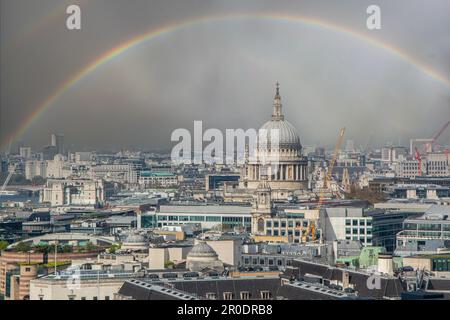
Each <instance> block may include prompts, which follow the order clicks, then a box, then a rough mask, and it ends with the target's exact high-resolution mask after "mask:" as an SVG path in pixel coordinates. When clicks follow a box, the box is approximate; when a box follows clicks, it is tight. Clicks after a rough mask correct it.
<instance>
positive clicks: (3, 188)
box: [0, 164, 16, 194]
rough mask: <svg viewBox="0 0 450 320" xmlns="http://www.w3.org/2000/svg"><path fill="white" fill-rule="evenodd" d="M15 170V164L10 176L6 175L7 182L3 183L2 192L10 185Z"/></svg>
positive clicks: (0, 191)
mask: <svg viewBox="0 0 450 320" xmlns="http://www.w3.org/2000/svg"><path fill="white" fill-rule="evenodd" d="M15 171H16V165H15V164H14V165H13V167H12V170H11V171H9V173H8V176H7V177H6V179H5V182H4V183H3V185H2V188H1V189H0V194H2V193H4V192H5V189H6V186H7V185H8V183H9V180H11V177H12V175H13V174H14V172H15Z"/></svg>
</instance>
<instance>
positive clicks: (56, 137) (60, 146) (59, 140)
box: [51, 133, 64, 154]
mask: <svg viewBox="0 0 450 320" xmlns="http://www.w3.org/2000/svg"><path fill="white" fill-rule="evenodd" d="M51 145H52V146H54V147H56V152H57V153H59V154H63V153H64V136H63V135H61V134H55V133H54V134H52V143H51Z"/></svg>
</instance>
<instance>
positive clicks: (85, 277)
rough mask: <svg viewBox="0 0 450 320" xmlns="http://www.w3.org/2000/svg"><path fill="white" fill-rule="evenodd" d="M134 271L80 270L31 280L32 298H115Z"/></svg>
mask: <svg viewBox="0 0 450 320" xmlns="http://www.w3.org/2000/svg"><path fill="white" fill-rule="evenodd" d="M135 277H136V273H134V272H111V271H110V272H105V271H100V270H98V271H90V272H89V271H79V272H78V273H77V272H74V273H73V274H60V275H57V276H55V275H48V276H45V277H42V278H38V279H35V280H31V281H30V300H113V299H114V294H116V293H117V292H119V289H120V288H121V287H122V285H123V283H124V282H125V281H127V280H130V279H133V278H135Z"/></svg>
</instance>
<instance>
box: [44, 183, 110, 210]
mask: <svg viewBox="0 0 450 320" xmlns="http://www.w3.org/2000/svg"><path fill="white" fill-rule="evenodd" d="M39 201H40V202H41V203H42V202H49V203H50V205H51V206H52V207H54V206H63V205H94V206H97V205H101V204H103V202H104V201H105V196H104V187H103V182H102V181H101V180H87V179H49V180H47V185H46V186H45V188H44V189H43V190H41V191H40V193H39Z"/></svg>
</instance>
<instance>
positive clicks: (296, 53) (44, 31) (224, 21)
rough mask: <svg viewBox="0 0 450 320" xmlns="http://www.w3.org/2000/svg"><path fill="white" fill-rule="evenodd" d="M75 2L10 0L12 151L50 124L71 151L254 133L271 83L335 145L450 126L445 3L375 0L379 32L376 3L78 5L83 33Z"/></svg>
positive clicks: (314, 141)
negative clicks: (342, 139) (70, 12)
mask: <svg viewBox="0 0 450 320" xmlns="http://www.w3.org/2000/svg"><path fill="white" fill-rule="evenodd" d="M69 2H70V3H72V2H73V1H65V2H64V4H60V5H55V2H54V1H39V4H37V3H32V4H29V3H27V2H24V1H14V2H12V1H2V2H1V5H2V10H1V11H2V21H3V27H2V29H1V39H2V46H1V50H2V54H1V59H2V67H3V68H2V82H1V90H2V95H1V96H2V98H1V99H2V100H1V110H0V111H1V113H0V115H1V119H0V123H1V126H0V134H1V137H0V138H1V140H2V149H3V150H4V149H5V146H6V147H7V146H8V144H9V141H10V137H13V138H14V140H13V141H16V142H17V141H18V140H22V141H24V143H25V144H26V145H30V146H32V147H34V148H37V147H40V146H42V145H44V144H46V143H47V142H46V141H47V136H49V135H50V134H51V133H53V132H59V133H62V134H64V135H65V137H66V138H67V141H68V142H69V144H73V146H74V148H75V149H97V148H98V149H106V150H108V149H114V150H118V149H127V148H131V149H135V148H139V149H149V150H152V149H156V150H161V149H164V148H166V147H167V146H168V145H169V144H170V134H171V132H172V131H173V130H175V129H177V128H188V129H189V128H191V127H192V125H193V121H194V120H202V121H203V122H204V123H205V127H209V128H218V129H220V130H224V129H225V128H234V129H237V128H243V129H248V128H258V127H259V126H260V125H261V124H262V123H264V122H265V121H266V120H267V114H268V113H269V112H270V110H271V99H272V95H273V85H274V83H275V82H276V81H280V83H281V89H282V94H283V104H284V106H285V110H286V115H287V116H288V117H289V118H290V119H291V121H292V123H293V125H294V126H295V127H296V128H297V129H298V131H299V135H300V136H301V138H302V142H303V143H304V144H305V145H320V146H328V147H331V146H333V145H334V142H335V139H336V136H337V133H338V132H339V128H341V127H344V126H345V127H346V128H347V136H348V138H349V139H352V140H354V141H355V145H356V146H360V145H365V144H366V142H367V141H368V140H369V138H370V140H371V141H372V143H373V144H374V145H377V146H382V145H384V144H385V142H386V141H391V142H393V143H394V144H397V143H398V141H399V140H400V141H401V142H402V144H403V145H406V146H407V145H408V141H409V139H412V138H431V136H432V135H433V134H434V133H435V132H436V131H437V130H438V129H439V128H440V127H441V126H442V125H443V122H444V120H445V121H446V120H448V119H446V118H447V117H448V108H449V102H450V91H449V85H448V78H449V76H448V75H449V65H448V59H447V57H448V55H449V52H450V46H449V43H448V41H447V39H448V37H446V30H448V27H449V20H448V19H445V12H446V11H448V10H447V9H448V3H445V2H444V1H431V2H430V3H428V4H427V6H426V7H424V6H423V5H421V4H420V2H408V4H403V3H402V2H401V1H400V2H396V3H389V2H386V1H380V2H379V5H380V7H381V9H382V29H381V30H368V29H367V27H366V25H365V23H366V18H367V14H366V8H367V6H368V5H369V4H370V3H369V2H368V1H362V2H361V1H359V2H355V1H346V2H343V3H341V4H340V5H336V4H329V3H326V2H320V3H316V2H313V1H302V2H300V3H298V2H293V1H282V2H277V4H276V5H274V4H273V3H270V2H261V1H258V2H255V1H247V2H244V3H242V2H240V3H237V2H227V4H225V3H223V2H218V1H217V2H216V1H213V2H210V3H209V4H208V5H202V3H201V2H199V1H183V2H179V3H176V2H173V3H171V4H170V5H169V4H164V3H163V2H161V3H159V2H153V3H151V4H150V3H148V2H146V1H134V2H133V6H126V5H123V4H121V3H120V2H116V1H108V2H107V3H106V2H104V1H100V0H99V1H94V2H91V3H89V4H87V3H86V2H85V1H78V2H77V1H75V2H77V3H79V5H80V7H81V10H82V14H83V15H82V17H83V18H82V29H81V30H77V31H69V30H67V29H66V28H65V18H66V14H65V7H66V6H65V5H67V4H68V3H69ZM58 3H60V2H58ZM25 5H26V6H31V7H32V10H29V12H32V13H33V14H32V15H31V14H29V13H24V10H22V9H23V8H24V6H25ZM176 6H178V7H177V8H178V10H175V9H173V8H174V7H176ZM50 8H51V10H49V9H50ZM4 12H8V16H7V17H6V16H4ZM45 12H50V14H48V13H45ZM418 20H420V21H423V23H421V24H420V25H418V24H417V23H416V21H418ZM146 33H148V36H145V37H143V38H142V41H136V38H139V36H140V35H145V34H146ZM100 35H101V36H100ZM144 40H145V41H144ZM130 41H131V43H130ZM133 41H134V42H133ZM127 43H128V46H127V45H126V44H127ZM117 48H118V49H117ZM18 50H19V51H18ZM111 50H112V52H113V53H111ZM117 50H119V51H117ZM120 50H122V51H120ZM102 56H104V57H105V58H104V59H101V58H100V59H99V57H102ZM80 70H82V71H81V73H80ZM83 70H84V71H83ZM43 74H45V77H42V75H43ZM6 79H7V81H5V80H6ZM24 93H26V94H24ZM424 106H426V107H424ZM81 128H82V130H81ZM119 132H120V134H118V133H119ZM441 139H442V140H441V143H442V144H443V145H445V144H448V139H449V134H448V133H444V134H443V136H442V137H441ZM167 149H170V147H169V148H167Z"/></svg>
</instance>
